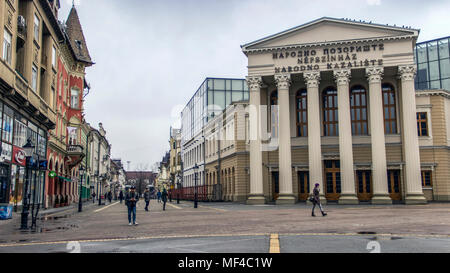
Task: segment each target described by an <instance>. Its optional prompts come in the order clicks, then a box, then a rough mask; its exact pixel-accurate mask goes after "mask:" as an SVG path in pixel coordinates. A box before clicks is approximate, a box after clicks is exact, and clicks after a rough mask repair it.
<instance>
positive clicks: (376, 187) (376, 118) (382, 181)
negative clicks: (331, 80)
mask: <svg viewBox="0 0 450 273" xmlns="http://www.w3.org/2000/svg"><path fill="white" fill-rule="evenodd" d="M383 72H384V69H383V67H373V68H367V69H366V74H367V79H368V81H369V104H370V131H371V137H372V138H371V139H372V177H373V197H372V204H392V199H391V198H390V197H389V192H388V182H387V175H386V174H387V163H386V144H385V133H384V115H383V97H382V91H381V79H382V76H383Z"/></svg>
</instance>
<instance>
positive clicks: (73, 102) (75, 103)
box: [70, 89, 80, 109]
mask: <svg viewBox="0 0 450 273" xmlns="http://www.w3.org/2000/svg"><path fill="white" fill-rule="evenodd" d="M79 93H80V92H79V91H78V90H77V89H72V90H71V91H70V107H71V108H73V109H79V108H80V103H79V101H80V95H79Z"/></svg>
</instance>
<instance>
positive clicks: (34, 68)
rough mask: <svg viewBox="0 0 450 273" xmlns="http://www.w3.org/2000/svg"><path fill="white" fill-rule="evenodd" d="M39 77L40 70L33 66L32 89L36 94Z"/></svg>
mask: <svg viewBox="0 0 450 273" xmlns="http://www.w3.org/2000/svg"><path fill="white" fill-rule="evenodd" d="M37 77H38V70H37V67H36V66H35V65H33V68H32V77H31V88H33V90H34V91H35V92H36V91H37Z"/></svg>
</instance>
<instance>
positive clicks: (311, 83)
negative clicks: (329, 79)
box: [303, 72, 320, 88]
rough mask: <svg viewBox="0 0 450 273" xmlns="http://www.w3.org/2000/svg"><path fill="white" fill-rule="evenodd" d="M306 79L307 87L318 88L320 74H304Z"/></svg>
mask: <svg viewBox="0 0 450 273" xmlns="http://www.w3.org/2000/svg"><path fill="white" fill-rule="evenodd" d="M303 78H305V81H306V86H307V87H308V88H318V87H319V82H320V72H307V73H304V74H303Z"/></svg>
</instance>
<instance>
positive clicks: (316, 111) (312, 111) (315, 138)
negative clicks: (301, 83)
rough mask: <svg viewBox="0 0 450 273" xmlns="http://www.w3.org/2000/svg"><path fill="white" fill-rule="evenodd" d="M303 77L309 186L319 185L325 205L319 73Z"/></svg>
mask: <svg viewBox="0 0 450 273" xmlns="http://www.w3.org/2000/svg"><path fill="white" fill-rule="evenodd" d="M303 77H304V78H305V81H306V87H307V92H308V94H307V102H308V156H309V185H310V189H311V191H312V189H314V186H315V185H316V184H320V199H321V201H322V203H326V199H325V194H324V193H325V188H324V183H323V166H322V141H321V134H320V125H319V124H321V122H320V107H319V103H320V92H319V82H320V72H309V73H304V74H303Z"/></svg>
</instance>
